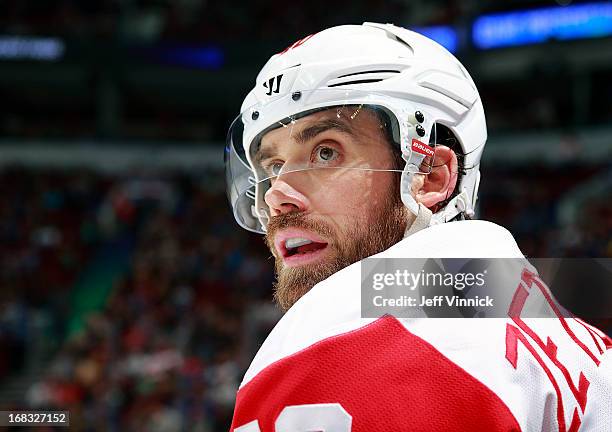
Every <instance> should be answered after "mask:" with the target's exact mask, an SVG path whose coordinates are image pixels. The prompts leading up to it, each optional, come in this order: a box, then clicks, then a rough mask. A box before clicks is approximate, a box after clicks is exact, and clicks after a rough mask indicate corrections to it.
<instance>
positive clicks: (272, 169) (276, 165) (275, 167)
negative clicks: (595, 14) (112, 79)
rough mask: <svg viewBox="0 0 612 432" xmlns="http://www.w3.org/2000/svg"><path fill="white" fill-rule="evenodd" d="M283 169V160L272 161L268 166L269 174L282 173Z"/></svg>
mask: <svg viewBox="0 0 612 432" xmlns="http://www.w3.org/2000/svg"><path fill="white" fill-rule="evenodd" d="M281 169H283V164H282V163H281V162H272V163H271V164H269V165H268V166H267V167H266V172H267V173H268V174H269V175H273V176H277V175H279V174H280V172H281Z"/></svg>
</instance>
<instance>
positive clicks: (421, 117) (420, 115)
mask: <svg viewBox="0 0 612 432" xmlns="http://www.w3.org/2000/svg"><path fill="white" fill-rule="evenodd" d="M414 118H415V119H416V121H418V122H419V123H423V121H424V120H425V116H424V115H423V113H422V112H421V111H417V112H415V113H414Z"/></svg>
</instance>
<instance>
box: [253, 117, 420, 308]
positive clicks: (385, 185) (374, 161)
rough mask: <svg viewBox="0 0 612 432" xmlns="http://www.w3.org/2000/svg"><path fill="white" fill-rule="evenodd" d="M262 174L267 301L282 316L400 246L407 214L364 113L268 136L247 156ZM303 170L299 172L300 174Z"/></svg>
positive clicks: (305, 122) (385, 149)
mask: <svg viewBox="0 0 612 432" xmlns="http://www.w3.org/2000/svg"><path fill="white" fill-rule="evenodd" d="M255 160H256V161H257V162H256V163H257V164H258V165H260V166H261V167H262V169H264V170H265V171H266V172H268V173H269V174H270V175H276V174H278V173H280V175H279V176H278V177H274V178H273V179H272V181H271V187H270V189H269V190H268V191H267V192H266V193H265V201H266V203H267V205H268V206H269V209H270V216H271V219H270V222H269V224H268V230H267V234H266V243H267V244H268V247H269V248H270V250H271V251H272V253H273V254H274V256H275V259H276V263H275V264H276V265H275V267H276V275H277V282H276V286H275V293H274V295H275V299H276V301H277V303H278V304H279V305H280V307H281V308H282V309H283V310H287V309H289V308H290V307H291V306H292V305H293V304H294V303H295V302H296V301H297V300H298V299H299V298H300V297H301V296H302V295H304V294H305V293H306V292H308V290H310V289H311V288H312V287H313V286H314V285H315V284H316V283H318V282H320V281H322V280H323V279H326V278H327V277H329V276H331V275H332V274H333V273H335V272H337V271H338V270H340V269H342V268H344V267H346V266H348V265H349V264H352V263H354V262H356V261H359V260H361V259H362V258H365V257H367V256H370V255H373V254H375V253H378V252H380V251H382V250H385V249H387V248H389V247H390V246H392V245H393V244H395V243H397V242H398V241H399V240H401V239H402V237H403V233H404V231H405V228H406V226H407V224H408V221H409V217H410V216H409V212H408V211H407V210H406V208H405V207H404V206H403V204H402V202H401V199H400V195H399V178H400V173H398V172H384V171H372V169H379V170H380V169H397V168H398V167H397V166H396V165H395V162H394V161H395V157H394V154H393V152H392V149H391V146H390V144H389V143H388V142H387V139H386V137H385V134H384V130H383V129H382V126H381V121H380V119H379V118H378V116H376V115H375V114H374V113H373V112H371V111H369V110H367V109H359V108H346V107H345V108H344V109H342V110H338V109H330V110H327V111H323V112H319V113H315V114H311V115H310V116H307V117H304V118H302V119H299V120H298V121H297V122H296V123H295V124H293V125H291V126H290V127H280V128H277V129H274V130H272V131H270V132H268V133H267V134H266V135H265V136H264V137H263V138H262V140H261V145H260V148H259V150H258V152H257V154H256V155H255ZM304 168H307V169H306V170H304Z"/></svg>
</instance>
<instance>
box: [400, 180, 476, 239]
mask: <svg viewBox="0 0 612 432" xmlns="http://www.w3.org/2000/svg"><path fill="white" fill-rule="evenodd" d="M413 177H414V173H412V172H409V171H408V170H407V169H404V171H403V172H402V179H401V184H400V195H401V198H402V202H403V203H404V205H405V206H406V208H407V209H408V210H410V213H412V214H413V215H414V216H415V219H414V221H413V222H412V224H410V225H409V226H408V227H407V228H406V231H405V233H404V238H406V237H408V236H410V235H412V234H414V233H415V232H418V231H420V230H422V229H425V228H427V227H429V226H432V225H438V224H442V223H446V222H449V221H451V220H453V219H454V218H455V217H457V215H459V214H462V213H464V214H465V215H467V216H469V217H472V216H474V209H473V207H472V204H471V202H470V198H469V195H468V193H467V191H466V190H465V188H464V189H463V190H462V191H461V193H460V194H458V195H457V196H455V197H453V199H451V200H450V201H449V202H448V203H447V204H446V206H444V208H443V209H441V210H438V211H437V212H436V213H435V214H434V213H432V212H431V210H429V209H428V208H427V207H425V206H424V205H423V204H421V203H417V202H416V200H415V199H414V197H413V196H412V193H411V191H412V188H411V186H412V178H413Z"/></svg>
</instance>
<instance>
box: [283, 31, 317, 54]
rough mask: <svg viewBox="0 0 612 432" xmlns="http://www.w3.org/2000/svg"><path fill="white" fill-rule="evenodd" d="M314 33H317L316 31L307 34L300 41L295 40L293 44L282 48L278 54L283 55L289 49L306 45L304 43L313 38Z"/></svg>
mask: <svg viewBox="0 0 612 432" xmlns="http://www.w3.org/2000/svg"><path fill="white" fill-rule="evenodd" d="M314 35H316V33H313V34H311V35H308V36H306V37H305V38H302V39H300V40H298V41H295V42H293V43H292V44H291V45H289V46H288V47H287V48H285V49H284V50H282V51H281V52H279V53H278V55H283V54H285V53H286V52H287V51H289V50H292V49H295V48H297V47H299V46H302V45H304V43H305V42H306V41H307V40H308V39H311V38H312V37H313V36H314Z"/></svg>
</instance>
